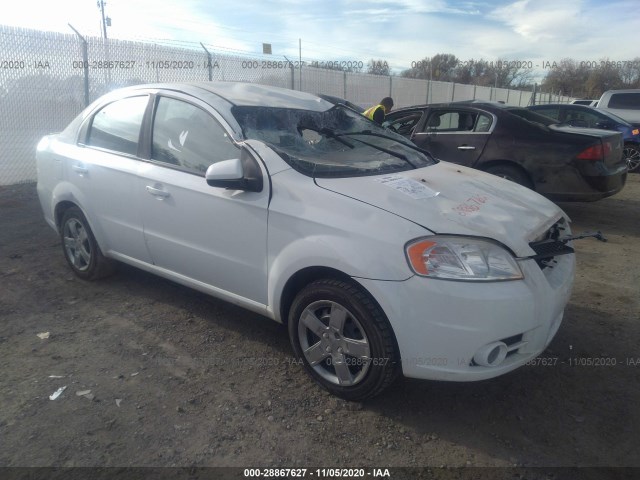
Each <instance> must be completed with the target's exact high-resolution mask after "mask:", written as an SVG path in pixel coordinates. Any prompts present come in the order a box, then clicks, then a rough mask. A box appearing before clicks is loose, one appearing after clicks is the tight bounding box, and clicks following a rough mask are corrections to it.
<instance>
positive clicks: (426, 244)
mask: <svg viewBox="0 0 640 480" xmlns="http://www.w3.org/2000/svg"><path fill="white" fill-rule="evenodd" d="M436 245H437V243H436V242H430V241H429V240H422V241H420V242H417V243H414V244H413V245H411V246H410V247H409V248H407V256H408V257H409V262H411V266H412V267H413V269H414V270H415V271H416V273H419V274H420V275H427V274H428V273H429V272H428V271H427V262H425V261H424V252H425V251H427V250H429V249H430V248H432V247H434V246H436Z"/></svg>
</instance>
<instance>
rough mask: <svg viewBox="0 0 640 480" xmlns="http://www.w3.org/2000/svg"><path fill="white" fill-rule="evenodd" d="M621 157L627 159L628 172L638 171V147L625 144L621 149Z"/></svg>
mask: <svg viewBox="0 0 640 480" xmlns="http://www.w3.org/2000/svg"><path fill="white" fill-rule="evenodd" d="M622 158H624V159H625V160H626V161H627V167H628V169H629V173H637V172H640V147H638V145H631V144H626V145H625V146H624V149H623V150H622Z"/></svg>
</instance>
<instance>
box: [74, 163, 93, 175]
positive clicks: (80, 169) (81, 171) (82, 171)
mask: <svg viewBox="0 0 640 480" xmlns="http://www.w3.org/2000/svg"><path fill="white" fill-rule="evenodd" d="M71 168H72V169H73V171H74V172H77V173H79V174H80V175H85V174H87V173H89V169H88V168H86V167H83V166H82V165H73V166H72V167H71Z"/></svg>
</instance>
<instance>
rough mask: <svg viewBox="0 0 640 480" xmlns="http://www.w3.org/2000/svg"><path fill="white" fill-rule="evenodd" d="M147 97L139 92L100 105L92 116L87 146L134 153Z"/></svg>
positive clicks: (136, 149) (135, 152)
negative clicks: (103, 105) (138, 93)
mask: <svg viewBox="0 0 640 480" xmlns="http://www.w3.org/2000/svg"><path fill="white" fill-rule="evenodd" d="M148 100H149V96H148V95H140V96H136V97H128V98H123V99H122V100H116V101H115V102H112V103H110V104H108V105H106V106H105V107H103V108H102V109H101V110H100V111H98V113H96V114H95V115H94V117H93V121H92V122H91V127H90V128H89V135H88V139H87V145H91V146H93V147H100V148H106V149H108V150H113V151H116V152H120V153H126V154H129V155H137V153H138V139H139V137H140V126H141V125H142V118H143V117H144V112H145V109H146V108H147V103H148Z"/></svg>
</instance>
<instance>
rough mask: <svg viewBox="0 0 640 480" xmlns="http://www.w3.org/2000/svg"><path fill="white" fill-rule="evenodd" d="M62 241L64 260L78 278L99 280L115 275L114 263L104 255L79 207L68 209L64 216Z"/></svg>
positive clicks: (61, 228)
mask: <svg viewBox="0 0 640 480" xmlns="http://www.w3.org/2000/svg"><path fill="white" fill-rule="evenodd" d="M60 240H61V241H62V251H63V252H64V258H66V259H67V263H68V264H69V266H70V267H71V270H73V273H75V274H76V275H77V276H78V277H80V278H82V279H84V280H97V279H99V278H103V277H106V276H108V275H110V274H111V273H113V271H114V264H113V261H111V260H109V259H108V258H106V257H104V255H102V252H101V251H100V247H98V243H97V242H96V239H95V237H94V236H93V232H92V231H91V227H89V222H87V219H86V217H85V216H84V214H83V213H82V210H80V209H79V208H78V207H71V208H68V209H67V210H66V211H65V212H64V215H62V221H61V222H60Z"/></svg>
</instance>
